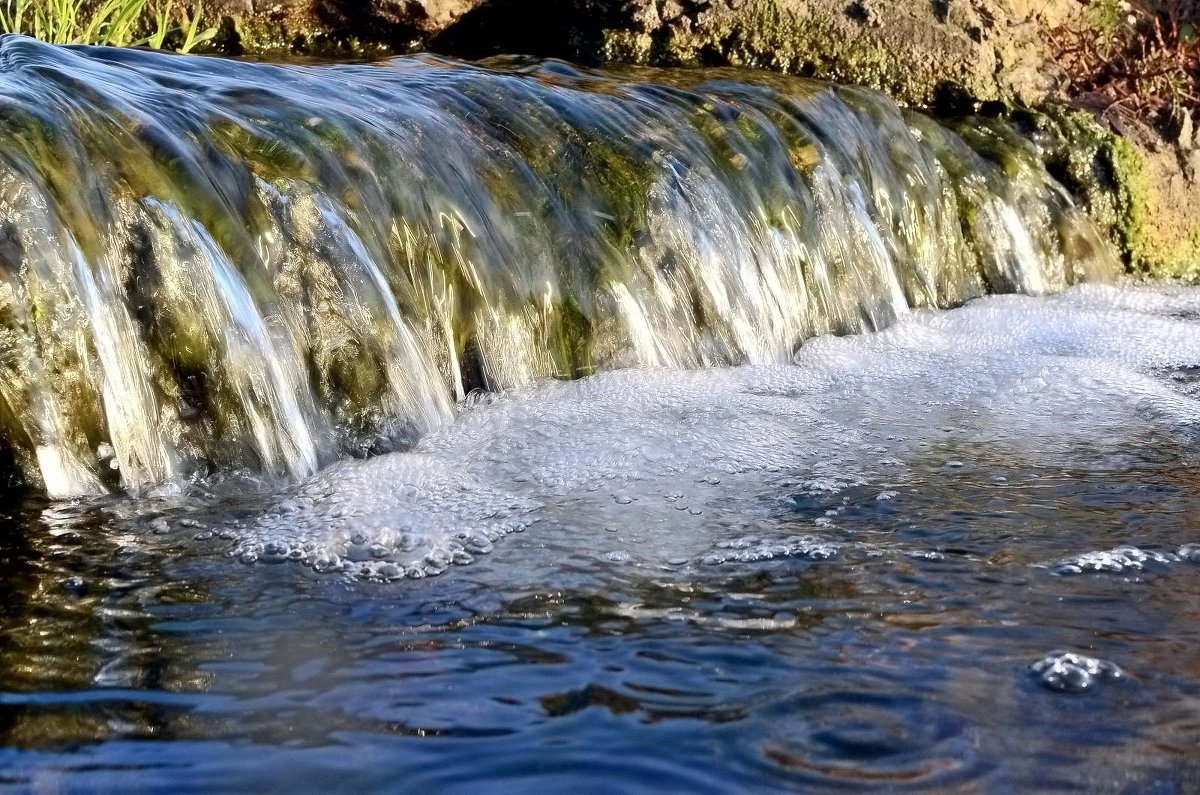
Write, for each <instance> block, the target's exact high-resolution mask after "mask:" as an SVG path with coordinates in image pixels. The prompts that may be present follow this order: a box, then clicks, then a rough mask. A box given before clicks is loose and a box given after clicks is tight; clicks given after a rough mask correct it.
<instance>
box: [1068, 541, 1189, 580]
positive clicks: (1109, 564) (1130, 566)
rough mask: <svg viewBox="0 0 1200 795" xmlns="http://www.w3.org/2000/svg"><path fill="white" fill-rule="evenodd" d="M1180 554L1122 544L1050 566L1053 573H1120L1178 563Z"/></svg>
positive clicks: (1085, 553) (1086, 553) (1076, 556)
mask: <svg viewBox="0 0 1200 795" xmlns="http://www.w3.org/2000/svg"><path fill="white" fill-rule="evenodd" d="M1181 559H1183V558H1181V557H1180V555H1178V554H1176V553H1174V552H1159V551H1156V550H1152V549H1140V548H1138V547H1135V546H1122V547H1116V548H1114V549H1104V550H1098V551H1095V552H1084V553H1083V554H1082V555H1075V556H1073V557H1069V558H1064V559H1063V560H1060V561H1058V562H1057V563H1055V564H1053V565H1052V566H1051V570H1052V571H1053V572H1054V573H1055V574H1064V575H1065V574H1083V573H1085V572H1109V573H1113V574H1121V573H1123V572H1128V571H1142V570H1143V569H1147V568H1150V567H1151V566H1155V565H1165V564H1169V563H1178V562H1179V561H1180V560H1181Z"/></svg>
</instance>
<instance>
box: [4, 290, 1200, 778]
mask: <svg viewBox="0 0 1200 795" xmlns="http://www.w3.org/2000/svg"><path fill="white" fill-rule="evenodd" d="M1198 420H1200V291H1197V290H1195V289H1188V288H1180V287H1169V286H1157V287H1146V286H1142V287H1128V286H1126V287H1111V286H1085V287H1077V288H1072V289H1070V290H1068V291H1067V292H1065V293H1063V294H1061V295H1058V296H1051V297H1041V298H1031V297H1023V296H996V297H990V298H984V299H979V300H976V301H973V302H971V303H969V304H967V305H966V306H965V307H962V308H959V309H953V310H949V311H942V312H939V311H919V312H909V313H907V314H904V315H903V316H902V317H900V319H899V320H898V321H897V322H896V323H895V324H894V325H893V326H891V327H890V328H889V329H887V330H885V331H882V332H878V333H873V334H862V335H851V336H845V337H832V336H825V337H819V338H816V339H813V340H810V341H808V342H806V343H805V344H804V345H803V346H801V347H800V348H799V350H798V351H797V352H796V354H795V357H794V362H793V363H791V364H787V365H769V366H759V367H749V366H746V367H729V368H711V369H703V370H692V371H684V370H673V369H654V368H650V369H632V370H624V371H618V372H612V373H607V374H602V375H598V376H593V377H589V378H585V379H582V380H579V381H573V382H544V383H541V384H539V385H536V386H533V387H528V388H523V389H517V390H512V391H509V392H505V393H501V394H499V395H492V396H486V397H479V396H477V397H475V398H473V399H470V400H468V401H467V402H466V403H464V404H462V405H460V408H459V412H458V417H457V419H456V420H455V421H454V422H453V423H452V424H450V425H448V426H446V427H445V428H443V429H442V430H439V431H436V432H434V433H432V434H430V435H429V436H427V437H426V438H424V439H423V440H422V441H421V442H420V443H418V444H417V446H416V447H415V448H414V449H413V450H411V451H409V452H403V453H392V454H388V455H383V456H378V457H375V458H371V459H368V460H366V461H351V462H343V463H340V464H335V465H334V466H332V467H330V468H327V469H325V470H323V471H322V472H320V473H318V474H316V475H315V476H313V477H312V478H310V479H308V480H307V481H305V482H303V483H301V484H300V485H298V486H289V485H286V484H283V483H280V482H273V481H269V480H267V479H264V478H263V477H261V476H251V475H248V474H245V473H241V474H238V473H234V474H230V475H226V476H225V477H223V478H222V479H220V480H197V481H195V482H193V483H190V484H188V485H186V486H177V487H175V488H160V489H157V490H152V491H148V492H146V493H144V494H142V495H141V496H139V497H138V498H136V499H134V498H116V497H107V498H86V499H79V500H74V501H57V502H56V501H49V500H47V499H45V498H43V497H32V496H26V497H10V498H9V501H8V502H7V503H6V507H5V509H4V510H3V516H2V517H0V577H2V578H3V582H4V583H5V588H6V596H5V598H4V599H3V600H2V601H0V784H2V785H4V786H5V787H7V788H11V789H13V790H14V791H33V792H75V791H121V792H158V791H171V792H189V791H194V792H214V791H225V792H233V791H258V792H293V791H313V790H319V789H329V790H336V791H396V792H400V791H404V792H517V791H524V790H527V789H530V788H533V787H537V788H540V789H542V790H545V791H556V792H559V791H571V792H613V791H620V792H641V791H644V792H655V793H660V792H728V791H762V792H767V791H778V790H780V789H794V790H802V791H831V792H832V791H837V792H845V791H866V792H877V791H881V790H884V791H904V790H913V791H953V792H961V791H994V792H1007V791H1061V790H1084V791H1089V792H1155V793H1169V792H1189V791H1195V787H1196V786H1197V782H1200V752H1198V751H1197V748H1198V747H1200V743H1198V741H1200V663H1198V662H1197V660H1200V653H1198V652H1200V518H1198V517H1200V471H1198V470H1197V468H1196V464H1197V458H1198V456H1200V454H1198V453H1197V445H1196V441H1197V433H1198V429H1200V427H1198V424H1197V422H1198Z"/></svg>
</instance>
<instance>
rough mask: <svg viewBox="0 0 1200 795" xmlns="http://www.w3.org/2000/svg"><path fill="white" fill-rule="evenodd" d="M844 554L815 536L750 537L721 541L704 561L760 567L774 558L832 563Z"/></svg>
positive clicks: (717, 564) (714, 564)
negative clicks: (774, 538) (758, 564)
mask: <svg viewBox="0 0 1200 795" xmlns="http://www.w3.org/2000/svg"><path fill="white" fill-rule="evenodd" d="M839 552H841V545H839V544H837V543H834V542H831V541H828V540H825V539H821V538H817V537H815V536H790V537H788V538H785V539H783V540H781V541H771V540H766V539H761V538H754V537H753V536H747V537H742V538H735V539H733V540H731V541H718V542H717V543H716V544H715V549H713V551H712V552H710V553H708V554H707V555H705V556H704V557H703V558H702V559H701V561H700V562H701V563H703V564H704V565H706V566H719V565H720V564H722V563H756V562H758V561H763V560H771V559H772V558H807V559H809V560H828V559H829V558H832V557H834V556H835V555H837V554H838V553H839Z"/></svg>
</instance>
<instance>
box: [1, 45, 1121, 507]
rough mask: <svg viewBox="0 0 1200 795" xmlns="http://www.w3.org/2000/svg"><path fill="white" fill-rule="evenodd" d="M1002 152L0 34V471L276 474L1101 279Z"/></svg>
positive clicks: (783, 114)
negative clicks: (496, 411)
mask: <svg viewBox="0 0 1200 795" xmlns="http://www.w3.org/2000/svg"><path fill="white" fill-rule="evenodd" d="M979 136H982V137H986V136H987V131H986V130H984V129H981V130H980V131H979ZM995 138H996V147H997V149H998V150H1002V151H1003V157H997V156H996V155H995V153H994V152H993V153H992V154H991V156H984V155H982V154H980V153H978V152H977V151H976V150H975V149H973V148H972V147H971V146H969V145H968V144H967V143H966V142H965V141H964V140H963V139H962V138H961V137H959V136H958V135H957V134H955V133H954V132H952V131H950V130H948V129H946V128H944V127H943V126H941V125H939V124H938V123H937V122H936V121H934V120H932V119H930V118H928V117H925V116H922V115H919V114H916V113H912V112H905V111H902V110H900V109H899V108H897V107H896V106H895V105H894V104H893V103H892V102H891V101H890V100H888V99H886V98H885V97H883V96H880V95H878V94H875V93H872V92H870V91H866V90H863V89H857V88H849V87H836V86H830V85H825V84H821V83H816V82H811V81H804V80H799V79H790V78H781V77H777V76H775V77H769V76H762V77H758V78H752V77H750V76H748V75H747V74H746V73H733V72H714V71H682V70H681V71H675V72H667V71H658V72H655V71H648V70H638V71H636V72H629V73H627V74H624V75H622V74H611V75H609V74H600V73H594V72H582V71H577V70H576V69H574V68H572V67H570V66H568V65H566V64H563V63H558V62H538V63H530V62H526V61H521V60H517V59H506V60H498V61H493V62H488V63H485V64H481V65H464V64H460V63H455V62H450V61H443V60H438V59H434V58H428V57H416V58H402V59H396V60H391V61H388V62H386V63H380V64H370V65H339V66H272V65H263V64H252V63H243V62H233V61H227V60H221V59H215V58H198V57H182V56H168V55H163V54H158V53H151V52H143V51H135V50H115V49H104V48H60V47H52V46H49V45H45V44H41V43H38V42H35V41H33V40H30V39H25V38H20V37H12V36H7V37H3V38H2V39H0V439H2V440H3V445H4V446H5V447H6V448H7V453H8V455H9V457H11V459H12V460H13V462H14V467H15V468H16V469H17V470H18V471H19V474H20V475H21V477H22V478H23V479H24V480H25V482H27V483H29V484H30V485H33V486H35V487H40V488H43V489H45V490H46V491H47V492H48V493H50V494H51V495H52V496H59V497H62V496H70V495H76V494H87V493H97V492H102V491H104V490H107V489H126V490H133V491H136V490H139V489H143V488H145V487H148V486H151V485H153V484H157V483H162V482H165V481H170V480H172V479H175V478H180V477H187V476H190V475H192V474H195V473H200V474H204V473H208V472H211V471H214V470H221V469H228V468H243V467H244V468H251V469H256V470H262V471H266V472H270V473H275V474H278V475H280V476H284V477H291V478H299V477H302V476H304V475H307V474H309V473H312V472H313V471H315V470H316V469H318V468H320V467H321V466H323V465H325V464H328V463H330V462H332V461H334V460H336V459H337V458H339V457H343V456H346V455H367V454H372V453H379V452H386V451H389V450H394V449H401V448H403V447H404V446H406V445H408V444H410V443H411V442H412V440H413V439H415V438H417V437H418V436H420V435H421V434H423V433H426V432H428V431H430V430H432V429H434V428H436V427H437V426H439V425H440V424H442V423H444V422H446V421H447V420H448V419H449V418H450V417H451V416H452V414H453V411H454V408H455V402H456V400H458V399H461V398H463V397H464V396H465V395H466V394H468V393H469V392H470V391H471V390H473V389H478V388H484V389H490V390H498V389H505V388H509V387H514V386H520V385H524V384H527V383H530V382H533V381H535V380H538V379H544V378H548V377H549V378H569V377H576V376H581V375H587V374H590V373H592V372H595V371H597V370H600V369H611V368H620V367H636V366H656V367H671V368H697V367H707V366H715V365H724V364H739V363H753V364H766V363H776V362H787V361H789V360H790V358H791V357H792V355H793V354H794V352H795V350H796V349H797V347H798V346H799V345H800V343H801V342H802V341H803V340H805V339H806V338H809V337H812V336H814V335H819V334H826V333H851V332H859V331H870V330H875V329H879V328H882V327H885V326H887V325H888V324H889V323H891V322H892V321H893V320H894V319H895V318H897V317H898V316H899V315H901V314H902V313H904V312H905V311H907V310H908V309H909V308H912V307H933V306H951V305H955V304H960V303H962V302H964V301H966V300H969V299H971V298H973V297H977V296H979V295H982V294H984V293H987V292H1007V291H1020V292H1026V293H1044V292H1049V291H1054V290H1059V289H1062V288H1064V287H1066V286H1067V285H1069V284H1072V283H1075V282H1078V281H1082V280H1088V279H1091V280H1100V279H1105V278H1111V277H1113V276H1115V275H1116V273H1117V272H1118V266H1117V264H1116V262H1115V260H1114V258H1113V256H1112V254H1111V252H1110V251H1109V248H1108V246H1107V245H1106V244H1105V243H1104V242H1102V241H1101V240H1100V238H1099V237H1098V236H1097V233H1096V232H1095V230H1094V229H1093V227H1092V226H1091V225H1090V223H1089V222H1088V221H1087V220H1086V218H1085V217H1084V216H1083V214H1082V213H1081V212H1080V211H1079V210H1077V209H1076V208H1075V207H1074V206H1073V205H1072V203H1071V201H1070V199H1069V198H1068V197H1067V195H1066V193H1065V192H1064V191H1063V190H1062V188H1061V187H1060V186H1058V185H1057V184H1056V183H1055V182H1054V181H1053V180H1052V179H1051V178H1050V177H1049V176H1048V175H1047V174H1046V172H1045V170H1044V169H1043V168H1042V165H1041V163H1040V161H1039V159H1038V158H1037V156H1036V153H1035V152H1034V151H1033V150H1032V148H1029V149H1021V148H1018V147H1014V146H1013V145H1012V144H1011V143H1005V142H1004V136H999V135H997V136H995Z"/></svg>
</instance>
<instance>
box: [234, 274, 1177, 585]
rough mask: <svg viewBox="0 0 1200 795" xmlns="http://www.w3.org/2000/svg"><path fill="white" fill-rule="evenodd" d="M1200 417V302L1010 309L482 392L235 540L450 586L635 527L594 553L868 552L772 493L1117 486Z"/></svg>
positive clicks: (705, 560) (997, 301)
mask: <svg viewBox="0 0 1200 795" xmlns="http://www.w3.org/2000/svg"><path fill="white" fill-rule="evenodd" d="M1198 421H1200V292H1198V291H1196V290H1190V289H1185V288H1171V287H1153V288H1151V287H1124V288H1119V287H1109V286H1087V287H1078V288H1074V289H1072V290H1069V291H1067V292H1066V293H1064V294H1062V295H1059V296H1052V297H1039V298H1031V297H1024V296H996V297H990V298H984V299H980V300H977V301H974V302H972V303H971V304H969V305H967V306H965V307H962V308H960V309H955V310H950V311H943V312H939V311H915V312H911V313H909V314H907V315H905V316H904V317H903V318H901V319H900V320H899V321H898V322H897V323H896V324H895V325H894V326H893V327H891V328H889V329H887V330H886V331H883V332H879V333H875V334H864V335H857V336H848V337H833V336H826V337H820V338H817V339H814V340H811V341H809V342H808V343H806V344H805V345H804V346H803V347H802V348H801V349H800V350H799V351H798V353H797V354H796V356H795V361H794V363H793V364H790V365H786V366H768V367H736V368H726V369H709V370H698V371H679V370H662V369H648V370H647V369H641V370H627V371H622V372H614V373H608V374H604V375H599V376H595V377H592V378H587V379H583V380H581V381H576V382H569V383H561V382H550V383H545V384H542V385H540V386H537V387H535V388H531V389H526V390H519V391H513V392H509V393H505V394H502V395H499V396H488V397H485V398H481V399H479V400H477V401H475V402H473V403H469V404H468V405H467V406H466V407H465V408H464V410H463V411H462V414H461V416H460V417H459V418H458V419H457V421H455V422H454V423H453V424H452V425H450V426H448V427H446V428H445V429H444V430H442V431H440V432H437V433H435V434H433V435H432V436H429V437H428V438H426V439H424V440H423V441H422V442H421V443H420V444H419V445H418V446H417V448H416V449H415V450H413V451H412V452H408V453H396V454H390V455H385V456H381V457H378V458H375V459H372V460H369V461H364V462H360V461H354V462H346V463H342V464H338V465H335V466H334V467H331V468H329V469H328V470H326V471H324V472H322V473H320V474H319V475H317V476H316V477H314V478H312V479H310V480H308V481H307V482H305V483H303V484H302V485H300V486H299V487H297V488H294V489H289V490H288V491H287V493H286V494H285V495H284V496H282V497H280V498H279V499H278V500H277V501H276V502H275V503H274V504H273V506H272V507H271V508H270V509H269V510H267V511H266V512H265V513H263V514H262V515H261V516H259V517H258V518H256V519H254V520H253V521H249V522H245V521H243V522H240V523H238V522H233V523H231V525H230V526H228V527H225V528H224V531H225V532H227V533H230V534H232V535H233V536H234V537H235V538H236V539H237V543H238V546H237V551H238V554H239V555H241V556H242V557H243V558H244V559H246V560H247V561H251V560H255V559H259V558H267V559H271V560H278V559H281V558H282V559H288V558H290V559H294V560H298V561H303V562H305V563H307V564H309V565H311V566H314V567H316V568H318V569H322V570H327V569H337V570H340V571H345V572H348V573H350V574H353V575H356V576H363V577H371V578H398V577H402V576H408V577H422V576H425V575H427V574H434V573H438V572H440V571H442V570H443V569H445V568H446V567H447V566H449V565H451V564H453V563H467V562H469V561H470V560H471V559H472V557H473V556H474V555H477V554H479V553H483V552H487V551H488V550H490V549H491V547H492V544H493V543H495V542H497V540H498V539H499V538H500V537H501V536H504V535H506V534H508V533H511V532H513V531H520V530H524V529H526V528H529V527H531V526H535V525H536V527H537V528H538V529H540V531H542V532H548V533H562V532H568V530H564V528H569V532H570V533H574V534H576V535H577V536H578V538H579V539H580V543H586V544H588V545H594V544H595V543H597V542H595V540H594V539H595V538H605V537H606V536H605V533H604V531H605V530H606V529H608V530H614V528H618V527H619V528H621V531H620V534H619V536H618V535H616V534H615V531H614V534H609V536H608V540H607V541H605V542H600V543H607V544H609V545H611V547H612V549H611V550H610V551H609V553H608V555H609V557H610V558H611V559H612V560H615V561H627V562H630V563H631V564H636V565H643V566H655V565H673V566H682V565H693V564H694V565H705V564H719V563H721V562H723V561H726V560H750V559H755V558H756V557H759V558H761V557H771V556H786V555H806V556H810V557H815V558H820V557H828V556H831V555H834V554H836V553H837V552H838V550H839V549H841V548H843V547H844V546H845V545H847V544H851V545H852V544H854V543H855V542H854V539H853V538H852V537H846V536H844V535H843V534H841V533H840V532H839V530H838V509H832V510H827V511H823V512H822V513H821V514H820V515H816V516H812V517H809V519H810V521H809V523H808V525H807V526H798V525H797V523H796V521H795V517H794V516H792V517H790V518H789V519H788V520H787V521H783V520H781V519H779V518H778V517H777V516H776V514H777V513H778V511H777V510H775V506H773V500H775V501H778V499H780V498H779V497H768V498H766V499H762V498H760V495H783V494H790V495H796V494H801V495H803V494H814V495H817V494H822V495H836V494H837V493H839V492H847V493H849V492H850V491H851V490H857V491H862V490H863V489H865V490H866V492H867V493H868V496H869V497H870V498H871V499H874V500H879V501H885V500H888V499H890V498H891V497H892V496H894V495H895V492H893V491H889V490H888V488H887V487H888V485H889V484H895V483H903V482H910V481H912V480H913V479H914V477H916V476H918V475H920V476H922V477H924V476H926V475H930V474H932V475H934V476H936V477H940V478H944V479H951V480H952V479H964V480H969V479H972V478H983V479H985V480H986V479H989V478H993V477H994V476H993V475H992V474H991V471H992V469H994V468H996V467H1003V466H1005V465H1015V466H1021V467H1026V468H1032V469H1039V468H1045V469H1048V470H1073V471H1080V470H1083V471H1096V470H1111V469H1118V470H1119V469H1120V468H1121V467H1122V462H1123V461H1124V460H1125V459H1126V458H1127V457H1129V456H1131V455H1134V454H1135V453H1138V452H1139V451H1141V450H1143V449H1144V448H1145V447H1146V446H1147V444H1151V445H1154V444H1163V445H1167V444H1170V445H1176V444H1178V445H1179V446H1180V448H1181V450H1183V451H1184V452H1183V453H1182V454H1183V455H1184V456H1185V457H1186V456H1189V455H1193V454H1192V453H1190V452H1186V451H1187V450H1188V448H1189V447H1190V442H1191V440H1192V439H1193V436H1194V434H1195V433H1196V426H1197V422H1198ZM1189 460H1190V459H1189ZM995 488H997V489H1002V488H1004V485H1003V478H1002V477H1001V478H999V479H996V480H995ZM789 499H793V498H789ZM554 528H556V529H554ZM583 539H588V540H587V541H586V542H585V541H584V540H583ZM903 551H904V552H905V553H919V552H921V550H918V549H907V550H903ZM1081 552H1083V551H1082V550H1081ZM1046 563H1053V561H1046Z"/></svg>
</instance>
